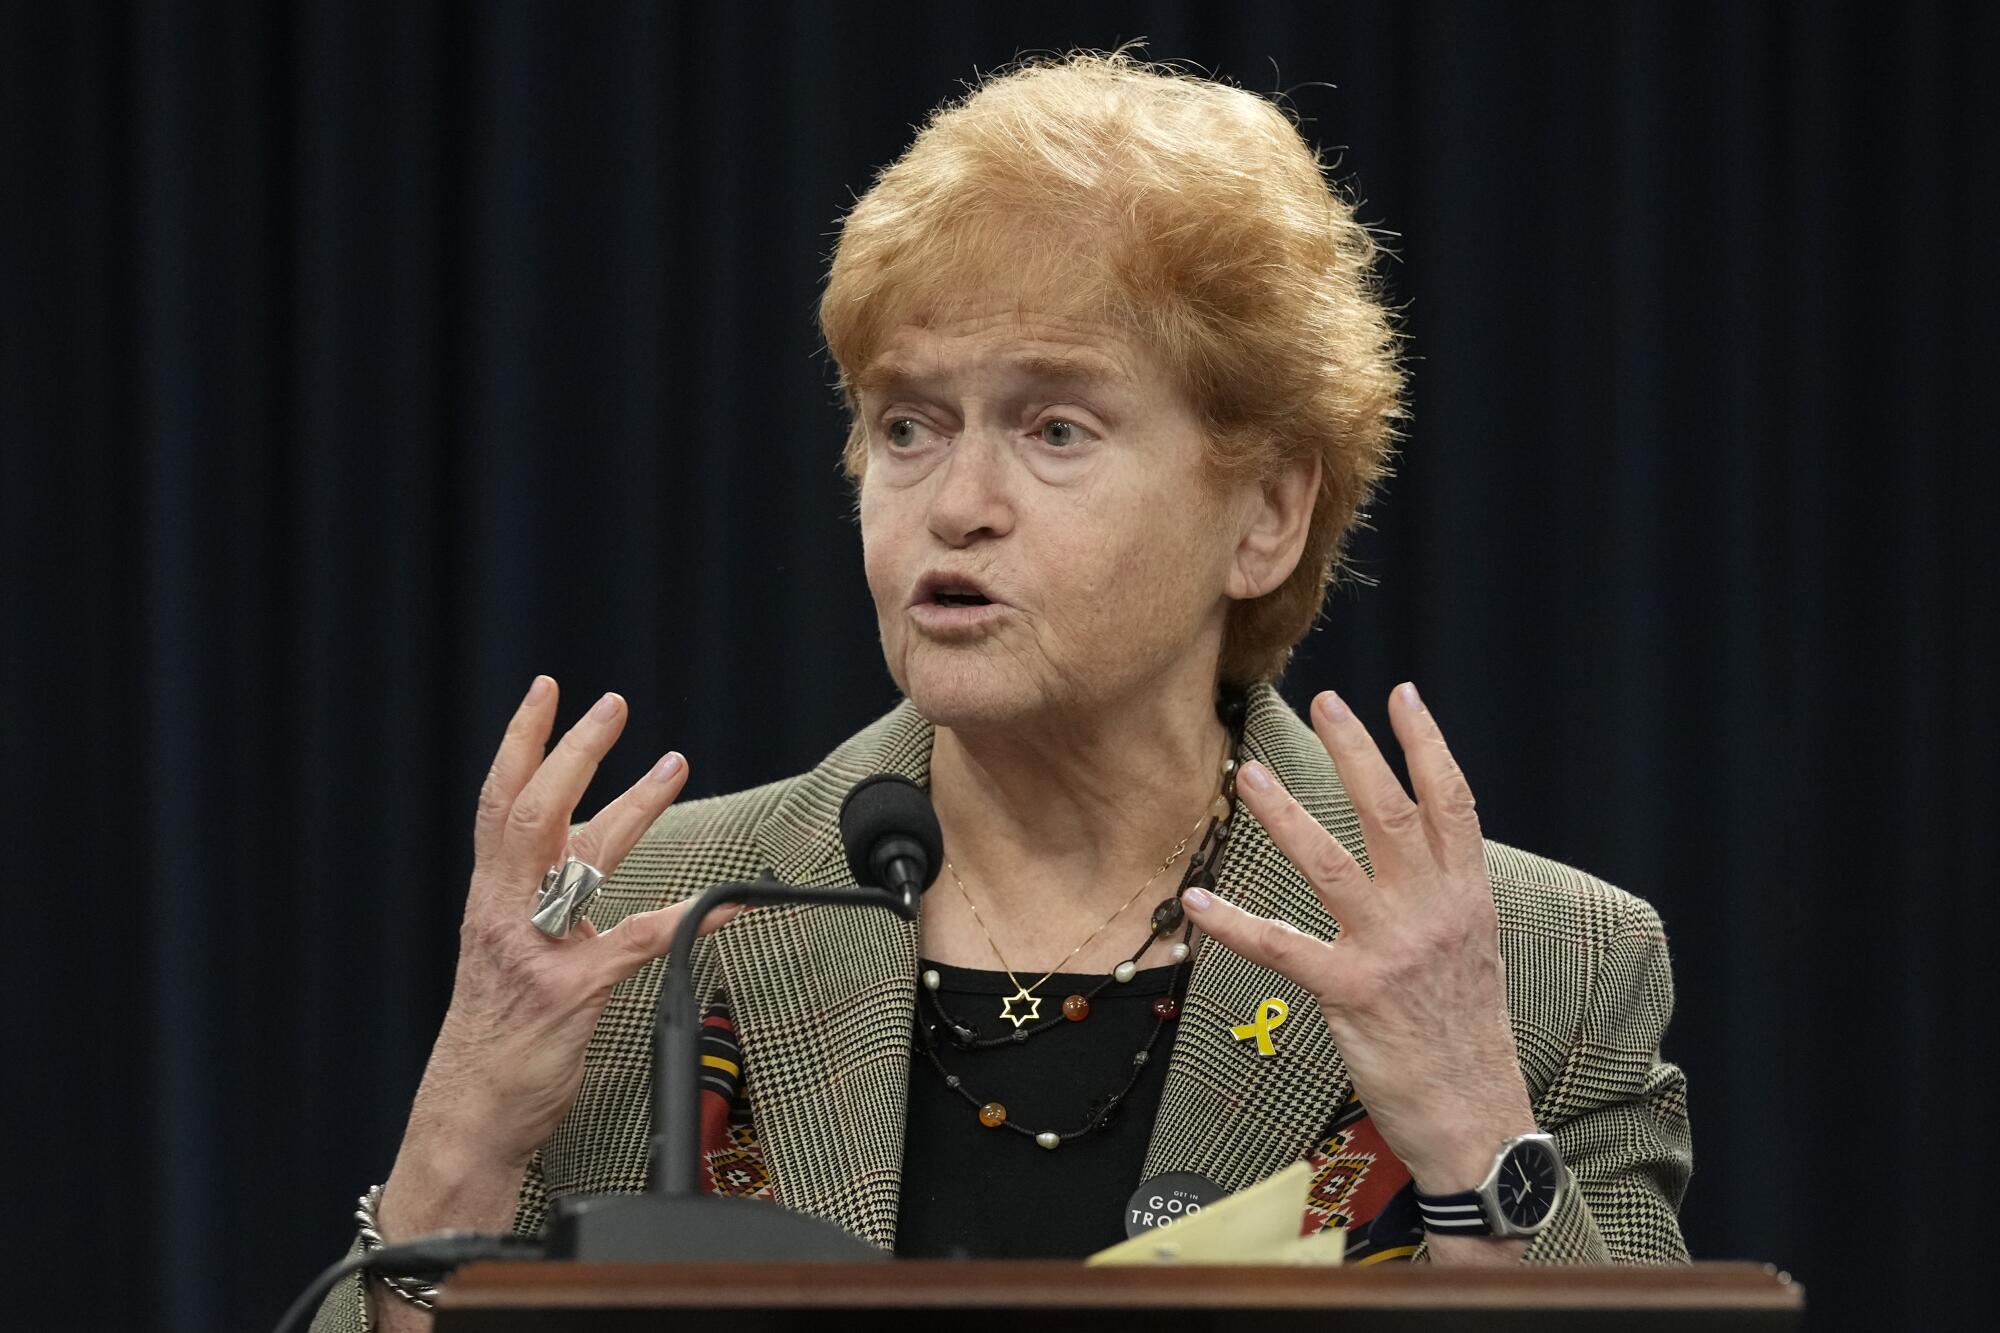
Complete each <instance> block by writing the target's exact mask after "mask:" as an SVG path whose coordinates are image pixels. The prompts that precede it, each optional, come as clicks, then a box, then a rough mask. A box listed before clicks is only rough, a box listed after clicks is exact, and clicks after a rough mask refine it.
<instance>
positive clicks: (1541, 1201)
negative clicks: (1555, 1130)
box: [1493, 1143, 1562, 1227]
mask: <svg viewBox="0 0 2000 1333" xmlns="http://www.w3.org/2000/svg"><path fill="white" fill-rule="evenodd" d="M1561 1169H1562V1168H1561V1166H1560V1165H1558V1163H1557V1161H1556V1156H1555V1154H1554V1153H1552V1152H1550V1151H1549V1150H1548V1149H1547V1148H1546V1147H1544V1146H1543V1145H1541V1144H1539V1143H1523V1144H1519V1145H1517V1146H1516V1147H1515V1148H1514V1151H1512V1152H1510V1153H1508V1154H1507V1160H1506V1161H1505V1162H1503V1163H1502V1164H1501V1166H1500V1178H1499V1179H1497V1180H1495V1181H1494V1182H1493V1197H1494V1199H1495V1200H1496V1201H1497V1202H1498V1203H1499V1205H1500V1211H1501V1213H1502V1214H1504V1215H1505V1216H1506V1218H1507V1220H1508V1221H1509V1222H1512V1223H1513V1224H1514V1225H1515V1226H1517V1227H1532V1226H1537V1225H1539V1224H1540V1223H1541V1221H1542V1220H1543V1219H1544V1218H1546V1217H1547V1216H1548V1215H1549V1210H1550V1209H1552V1208H1554V1207H1555V1203H1556V1185H1557V1183H1558V1181H1559V1180H1560V1179H1561V1177H1560V1175H1559V1174H1558V1173H1559V1172H1560V1171H1561Z"/></svg>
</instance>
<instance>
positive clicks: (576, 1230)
mask: <svg viewBox="0 0 2000 1333" xmlns="http://www.w3.org/2000/svg"><path fill="white" fill-rule="evenodd" d="M840 841H841V846H842V848H843V849H844V850H845V851H846V853H847V866H848V869H850V870H851V871H853V872H854V878H855V880H856V882H857V883H858V884H859V885H860V886H861V887H858V888H834V887H832V886H829V885H814V884H800V885H792V884H785V883H782V882H781V881H779V880H778V879H777V878H776V877H774V876H773V875H772V874H771V872H770V871H768V870H766V871H765V872H764V873H763V875H762V876H761V877H759V878H758V879H755V880H752V881H749V882H748V883H732V884H717V885H715V886H713V887H712V888H710V889H708V890H707V891H706V892H704V893H703V894H702V895H701V896H700V897H699V898H697V899H696V900H695V903H694V906H693V907H691V908H690V909H689V910H688V913H687V915H686V916H684V917H683V918H681V922H680V925H679V926H678V927H677V928H676V929H675V931H674V940H673V945H672V947H671V948H670V949H669V950H668V951H667V961H666V967H665V970H664V971H663V972H662V973H661V976H660V997H659V1001H658V1004H657V1007H656V1008H655V1010H654V1018H653V1142H652V1175H651V1179H650V1180H649V1181H648V1183H647V1192H646V1193H644V1194H639V1195H632V1194H619V1195H602V1194H600V1195H561V1196H558V1197H557V1198H556V1199H555V1200H554V1202H553V1203H552V1205H551V1208H550V1217H549V1226H548V1254H549V1257H550V1258H554V1259H583V1260H589V1261H593V1262H600V1263H602V1262H612V1263H616V1262H646V1261H659V1260H675V1259H678V1260H718V1259H739V1260H740V1259H793V1260H822V1261H863V1262H866V1261H871V1260H876V1259H881V1258H884V1257H885V1256H884V1255H883V1253H882V1251H880V1250H878V1249H876V1248H875V1247H874V1246H873V1245H870V1244H868V1243H867V1242H866V1241H863V1240H860V1239H858V1238H857V1237H855V1236H853V1235H851V1234H849V1233H848V1232H846V1231H844V1230H842V1229H841V1228H840V1227H838V1226H836V1225H834V1224H833V1223H831V1222H827V1221H823V1220H821V1219H819V1218H816V1217H807V1216H805V1215H804V1214H801V1213H794V1212H792V1211H791V1210H790V1209H788V1208H786V1207H784V1206H783V1205H782V1204H779V1205H773V1204H771V1203H768V1202H755V1201H752V1200H748V1199H724V1198H716V1197H714V1196H712V1195H709V1194H706V1193H704V1192H702V1190H701V1188H700V1186H699V1183H698V1181H699V1170H698V1166H699V1162H698V1158H699V1154H700V1151H701V1009H700V1005H699V1004H698V1003H697V1001H696V999H695V994H694V982H693V978H692V977H691V976H690V975H689V960H690V958H691V957H692V955H693V952H694V941H695V935H696V932H697V928H698V927H699V926H700V924H701V921H702V919H703V918H704V917H706V916H707V915H708V913H709V912H710V911H711V910H712V909H714V908H717V907H720V906H722V905H723V904H725V903H745V904H750V905H763V904H770V903H826V904H833V905H844V906H851V907H880V908H883V909H884V910H886V911H890V912H894V913H895V914H896V915H897V916H899V917H901V918H903V919H904V920H905V921H914V920H916V919H917V902H918V900H919V899H920V898H921V897H922V895H923V892H924V890H925V889H928V888H929V887H930V886H931V884H932V883H933V882H935V881H936V879H937V873H938V870H939V869H940V868H941V867H942V866H943V865H944V835H943V834H942V832H940V830H939V829H938V820H937V811H935V810H934V809H932V808H931V799H930V797H929V796H928V795H926V794H925V792H924V790H923V788H921V787H919V786H917V785H916V784H915V783H914V782H911V781H910V780H909V779H907V778H903V777H898V776H896V775H895V774H893V773H877V774H875V775H874V776H873V777H870V778H866V779H863V780H862V781H861V782H859V783H857V784H856V785H855V786H854V788H853V789H852V790H851V791H849V792H848V793H847V797H846V799H844V800H843V801H842V802H841V803H840Z"/></svg>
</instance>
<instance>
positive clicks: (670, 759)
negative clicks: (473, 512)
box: [649, 750, 683, 782]
mask: <svg viewBox="0 0 2000 1333" xmlns="http://www.w3.org/2000/svg"><path fill="white" fill-rule="evenodd" d="M682 762H683V761H682V759H681V757H680V755H679V754H678V753H677V752H675V751H672V750H669V751H668V752H667V753H666V754H665V755H664V756H662V757H661V759H660V762H659V763H657V764H654V765H653V771H652V773H651V774H649V776H650V777H651V778H652V779H653V781H655V782H665V781H666V780H667V779H668V778H671V777H672V776H673V775H674V774H676V773H678V772H680V771H681V763H682Z"/></svg>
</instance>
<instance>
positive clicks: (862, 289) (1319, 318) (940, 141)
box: [820, 51, 1403, 686]
mask: <svg viewBox="0 0 2000 1333" xmlns="http://www.w3.org/2000/svg"><path fill="white" fill-rule="evenodd" d="M1376 258H1377V247H1376V245H1375V241H1374V238H1373V237H1372V236H1371V235H1370V234H1369V232H1368V229H1367V228H1366V227H1365V226H1363V225H1362V224H1361V223H1360V222H1358V221H1356V220H1355V216H1354V207H1353V205H1352V203H1350V202H1349V201H1347V200H1346V199H1344V198H1343V197H1342V196H1341V194H1340V193H1339V192H1338V191H1337V190H1336V189H1334V188H1333V187H1332V186H1330V185H1329V183H1328V181H1327V178H1326V176H1325V174H1324V172H1323V169H1322V166H1321V163H1320V160H1319V157H1318V155H1317V154H1316V153H1315V152H1314V151H1313V150H1312V149H1311V148H1310V147H1309V146H1308V145H1307V144H1306V142H1305V140H1304V139H1303V138H1302V137H1301V136H1300V134H1299V131H1298V129H1297V127H1296V126H1295V125H1294V124H1293V123H1292V121H1291V120H1290V119H1288V118H1287V117H1286V115H1285V113H1284V112H1283V111H1282V110H1280V109H1279V107H1278V106H1277V105H1276V104H1274V103H1273V102H1271V101H1269V100H1267V99H1265V98H1263V97H1259V96H1257V95H1255V94H1253V93H1250V92H1246V91H1244V90H1243V89H1241V88H1235V87H1231V86H1229V85H1226V84H1222V83H1217V82H1214V81H1211V80H1208V79H1203V78H1198V77H1195V76H1192V75H1188V74H1183V73H1180V72H1178V71H1176V70H1174V69H1171V68H1169V67H1166V66H1160V65H1153V64H1146V63H1142V62H1139V61H1136V60H1133V59H1131V58H1130V57H1128V56H1127V55H1125V54H1124V52H1123V51H1119V52H1114V53H1111V54H1109V55H1105V54H1098V53H1090V52H1076V53H1072V54H1070V55H1067V56H1062V57H1056V58H1048V59H1042V60H1036V61H1030V62H1027V63H1024V64H1021V65H1018V66H1016V67H1014V68H1012V69H1010V70H1008V71H1005V72H1002V73H1000V74H997V75H994V76H992V77H990V78H988V79H986V80H985V81H984V82H982V83H981V84H980V85H979V86H978V87H976V88H974V89H973V90H972V91H971V92H969V93H968V94H967V95H966V96H964V97H963V98H960V99H958V100H956V101H954V102H951V103H949V104H947V105H945V106H943V107H941V108H939V109H938V111H937V112H936V113H935V114H934V115H933V116H932V117H931V119H930V122H929V123H928V124H927V125H925V127H924V128H923V130H922V131H921V132H920V133H919V134H918V135H917V138H916V141H915V142H914V143H912V144H911V145H910V147H909V148H908V149H907V150H906V151H905V152H904V153H903V155H902V156H901V157H900V158H898V159H897V160H896V161H895V162H894V163H893V164H891V165H890V166H889V167H887V168H886V169H884V170H883V172H882V173H881V175H880V176H879V177H878V178H877V179H876V182H875V184H874V186H873V187H872V188H871V189H870V190H869V191H868V193H867V194H865V195H863V196H862V197H861V199H860V200H859V201H858V202H857V203H856V204H855V205H854V207H853V209H852V210H850V211H849V213H848V215H847V217H846V219H845V220H844V221H843V223H842V226H841V231H840V240H839V243H838V244H837V245H836V247H835V249H834V253H833V262H832V269H831V273H830V275H829V277H828V280H827V285H826V291H825V293H824V295H823V296H822V298H821V301H820V328H821V330H822V332H823V333H824V335H825V338H826V345H827V349H828V351H829V352H830V353H831V354H832V356H833V359H834V362H835V363H836V365H837V366H838V367H839V368H840V377H841V386H842V390H843V392H844V393H845V395H846V399H847V404H848V407H849V410H850V415H851V418H852V419H851V422H850V425H849V429H848V437H847V448H846V453H845V464H846V467H847V471H848V473H849V475H850V476H852V477H854V478H856V479H857V480H858V479H859V478H860V476H861V474H862V472H863V470H864V468H865V466H866V462H867V425H866V423H865V422H864V421H863V420H862V418H861V416H860V413H859V412H858V411H855V410H854V409H855V408H856V406H857V403H856V395H855V392H854V384H853V381H854V377H855V376H856V375H857V374H859V373H860V372H861V371H863V370H865V369H866V368H867V366H868V365H869V363H870V362H871V361H872V360H873V359H874V357H875V356H876V355H877V354H878V353H879V352H880V350H881V348H882V347H883V345H884V343H885V341H886V340H887V338H888V337H889V335H890V334H891V332H892V331H893V330H894V329H895V328H896V327H897V326H899V325H901V324H905V323H923V322H926V321H928V320H930V319H933V318H936V317H938V316H940V315H941V314H944V313H945V312H948V311H949V310H950V309H951V307H952V305H953V303H954V300H955V294H958V293H964V292H968V291H983V292H986V293H991V292H992V291H993V290H994V289H995V288H1006V287H1011V288H1012V290H1013V291H1014V292H1015V293H1016V295H1017V297H1018V299H1019V300H1020V301H1021V303H1022V304H1023V306H1024V307H1029V308H1032V309H1035V310H1038V311H1042V312H1046V313H1051V314H1058V315H1071V316H1077V317H1086V318H1094V319H1099V320H1103V321H1105V322H1108V323H1112V324H1114V325H1116V326H1118V327H1120V328H1124V329H1129V330H1131V331H1132V333H1133V334H1134V335H1136V336H1137V337H1139V338H1140V339H1142V340H1144V342H1145V343H1146V344H1147V345H1148V347H1150V348H1151V349H1152V350H1153V352H1154V353H1155V354H1156V355H1158V356H1160V357H1161V358H1162V360H1163V361H1164V363H1165V364H1166V366H1167V367H1168V368H1169V371H1170V372H1171V373H1172V374H1174V375H1175V376H1176V377H1177V378H1178V379H1179V381H1180V383H1181V384H1182V386H1183V388H1184V390H1185V392H1186V393H1187V396H1188V401H1189V402H1190V403H1191V404H1193V405H1194V408H1195V410H1196V412H1197V413H1198V414H1199V416H1200V418H1201V420H1202V422H1203V425H1204V427H1205V428H1206V431H1207V434H1208V439H1209V457H1210V461H1211V464H1212V465H1213V467H1214V470H1215V472H1216V475H1217V476H1218V477H1220V478H1225V479H1241V478H1248V477H1260V476H1265V475H1269V474H1271V473H1272V472H1273V471H1275V470H1276V469H1277V468H1279V467H1281V466H1283V465H1284V464H1286V463H1288V462H1291V461H1294V460H1297V459H1300V458H1304V457H1317V458H1318V459H1319V461H1320V492H1319V495H1318V497H1317V500H1316V502H1315V504H1314V506H1313V515H1312V523H1311V529H1310V532H1309V534H1308V536H1307V538H1306V544H1305V550H1304V553H1303V554H1302V556H1301V558H1300V560H1299V565H1298V568H1297V569H1295V570H1294V571H1293V572H1292V574H1291V576H1290V577H1289V578H1288V579H1287V580H1286V581H1285V582H1284V583H1283V584H1281V585H1280V586H1279V587H1277V588H1276V589H1274V590H1273V591H1271V592H1269V593H1267V594H1265V595H1264V596H1263V597H1260V598H1257V599H1256V600H1254V601H1247V602H1239V603H1237V604H1236V605H1235V606H1234V607H1233V608H1232V609H1231V612H1230V617H1229V622H1228V626H1227V629H1226V631H1225V634H1224V639H1223V648H1222V660H1221V663H1220V665H1219V676H1220V679H1221V681H1222V682H1224V683H1226V684H1230V685H1237V686H1240V685H1247V684H1250V683H1252V682H1255V681H1259V680H1269V679H1272V678H1274V677H1276V676H1277V675H1278V674H1279V673H1280V672H1281V671H1282V670H1283V669H1284V666H1285V663H1286V661H1287V660H1288V659H1289V657H1290V655H1291V651H1292V648H1293V647H1294V646H1295V645H1296V644H1297V643H1298V641H1299V640H1300V639H1302V638H1304V637H1305V635H1306V632H1307V631H1308V630H1310V629H1311V628H1312V625H1313V622H1314V620H1315V619H1316V618H1317V617H1318V615H1319V612H1320V608H1321V606H1322V605H1323V603H1324V601H1325V597H1326V590H1327V588H1328V587H1329V586H1331V585H1332V583H1333V582H1334V580H1335V578H1336V576H1337V573H1338V571H1339V570H1340V569H1341V568H1342V566H1343V564H1344V561H1343V556H1344V554H1345V551H1346V547H1347V543H1348V540H1349V538H1350V537H1351V535H1352V532H1353V530H1354V529H1355V527H1357V526H1358V525H1359V524H1360V523H1361V521H1362V519H1363V514H1362V507H1363V506H1364V505H1365V504H1366V503H1367V502H1368V500H1369V499H1370V498H1371V496H1372V495H1373V494H1374V491H1375V488H1376V486H1377V485H1378V483H1379V482H1380V480H1381V479H1382V478H1383V477H1385V476H1386V475H1387V474H1388V472H1389V460H1390V457H1391V455H1392V454H1393V452H1394V446H1395V440H1396V433H1397V432H1396V425H1397V421H1398V419H1399V418H1400V417H1401V416H1402V406H1401V403H1402V388H1403V375H1402V371H1401V368H1400V366H1399V364H1398V357H1397V350H1398V349H1397V334H1396V332H1395V329H1394V326H1393V324H1392V322H1391V320H1390V316H1389V312H1388V309H1387V308H1386V306H1385V305H1384V303H1383V301H1382V298H1381V294H1380V282H1379V277H1378V275H1377V273H1376V270H1375V262H1376Z"/></svg>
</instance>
